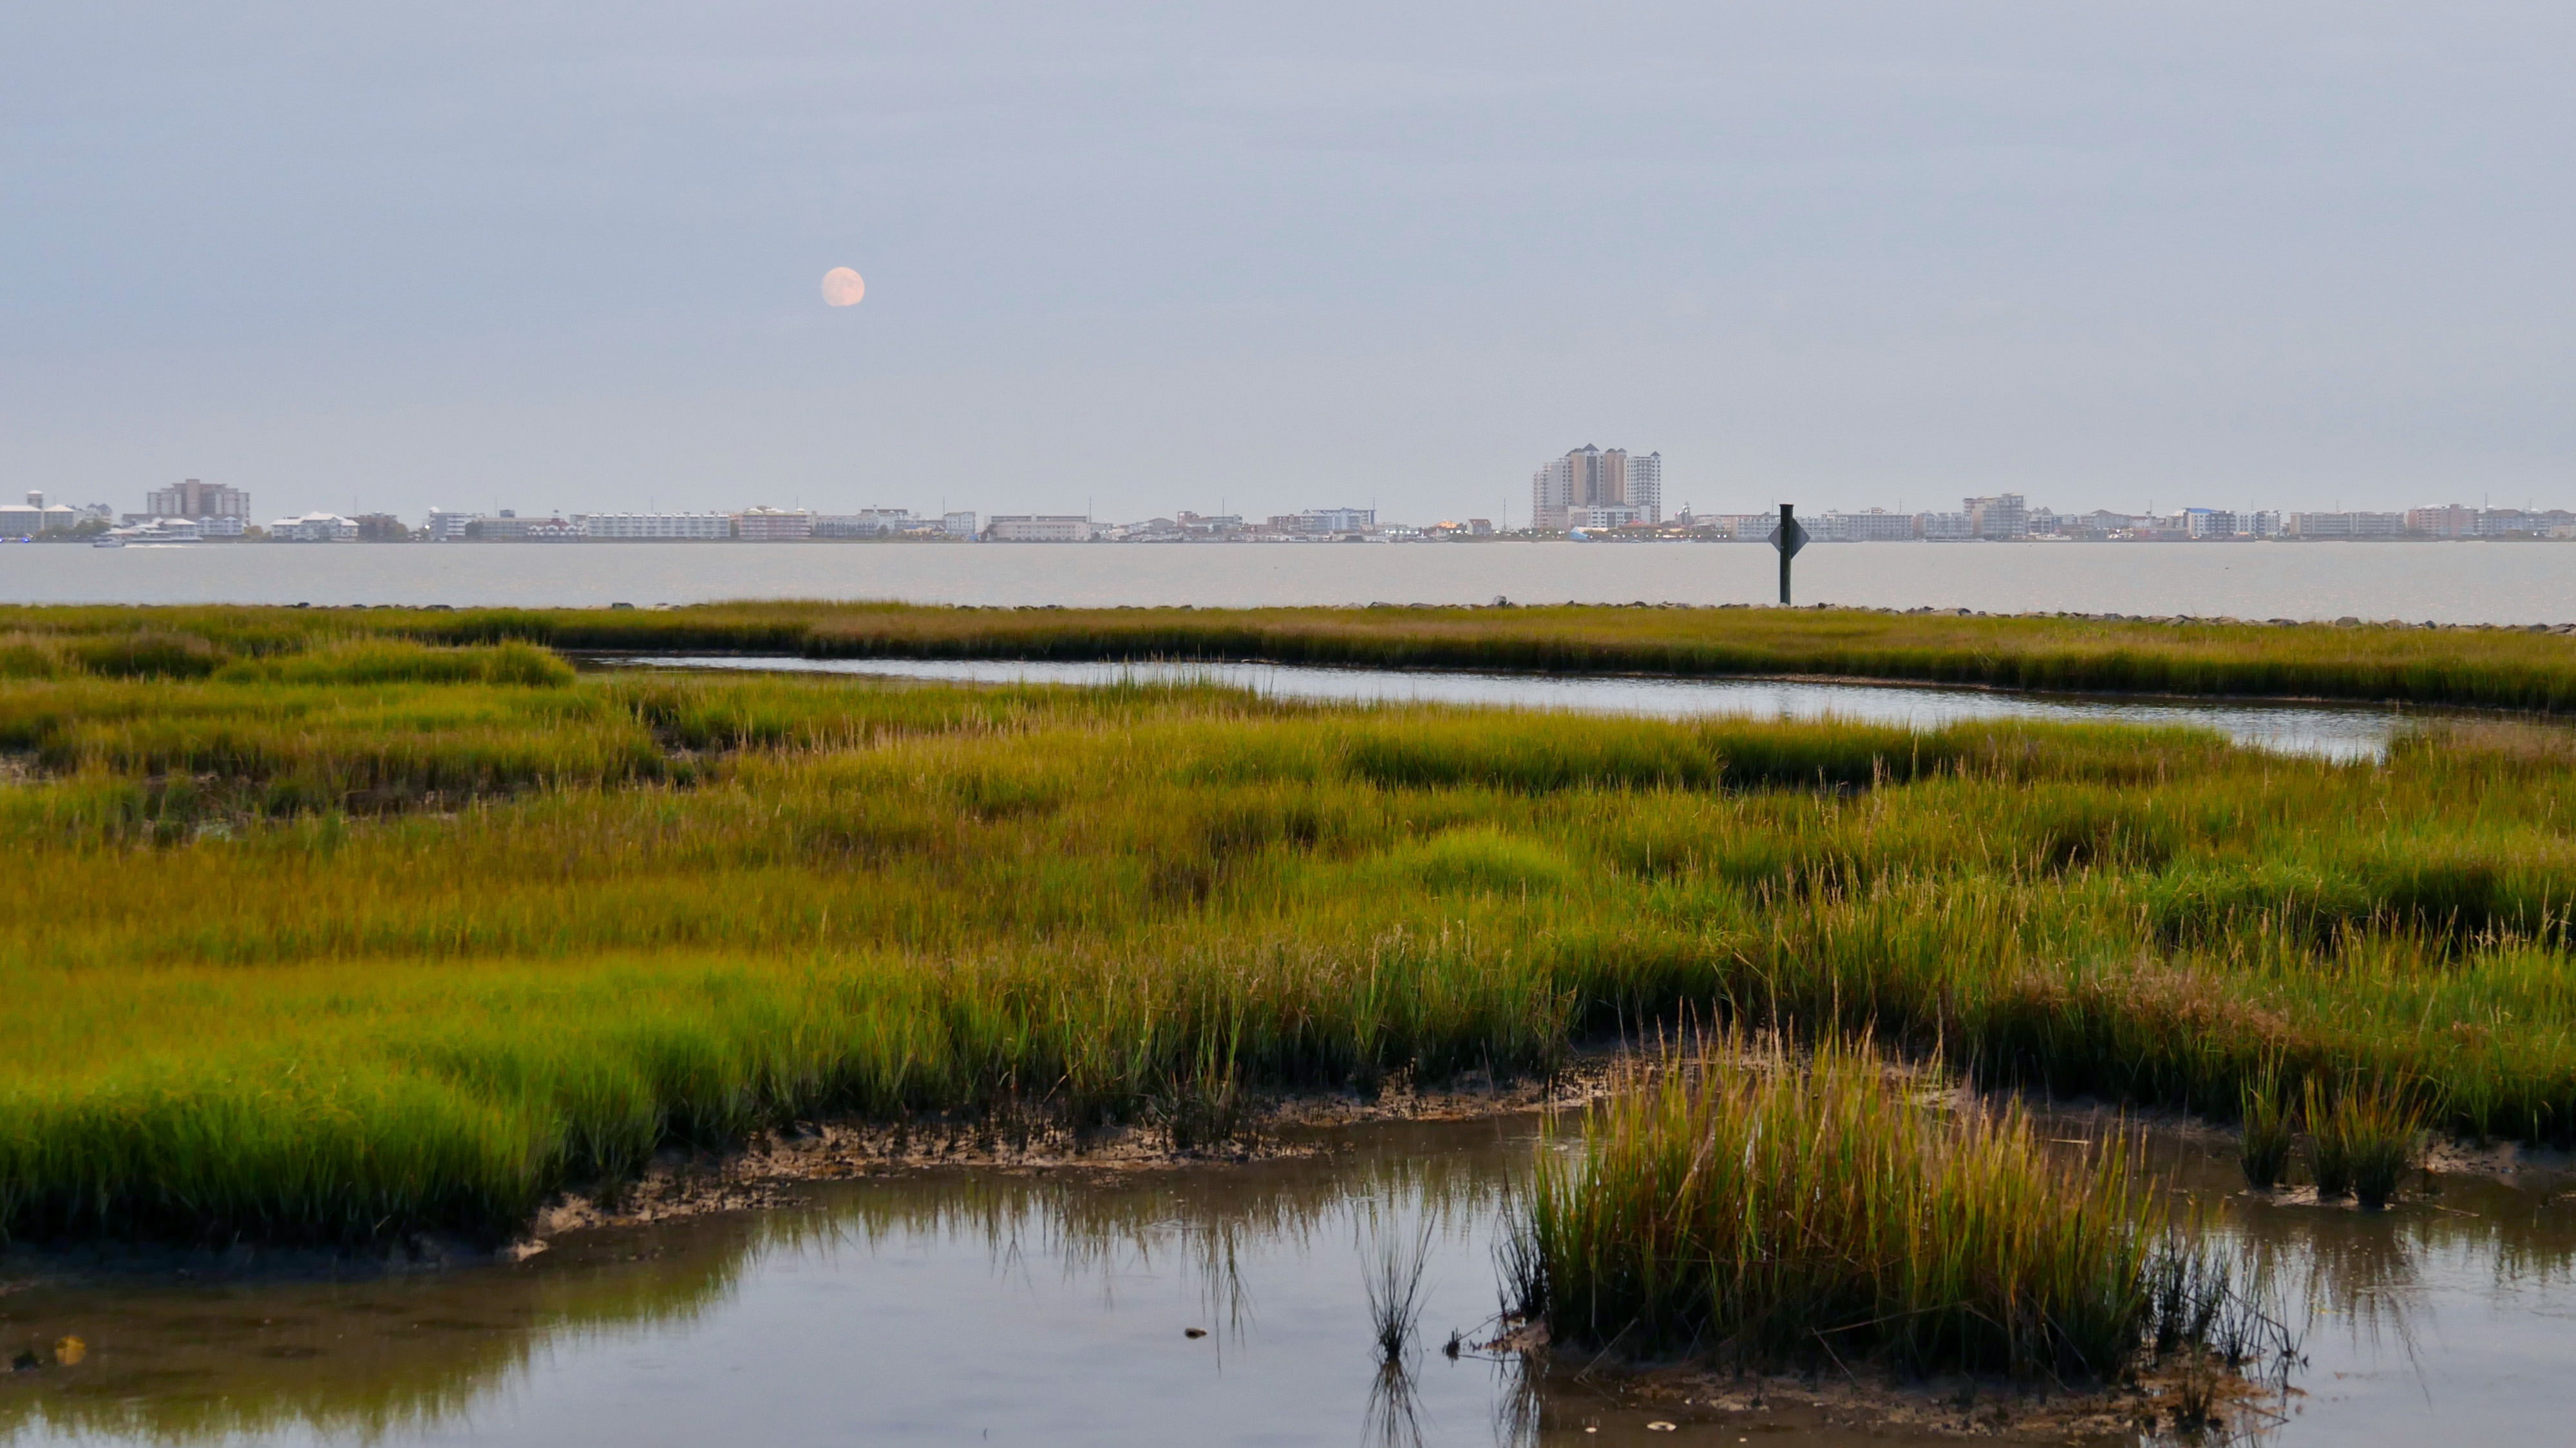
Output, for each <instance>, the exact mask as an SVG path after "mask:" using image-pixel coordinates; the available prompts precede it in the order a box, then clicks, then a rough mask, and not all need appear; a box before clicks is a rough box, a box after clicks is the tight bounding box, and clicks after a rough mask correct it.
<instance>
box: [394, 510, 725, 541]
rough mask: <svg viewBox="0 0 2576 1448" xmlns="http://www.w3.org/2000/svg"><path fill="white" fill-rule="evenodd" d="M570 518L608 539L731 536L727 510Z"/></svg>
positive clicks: (590, 534)
mask: <svg viewBox="0 0 2576 1448" xmlns="http://www.w3.org/2000/svg"><path fill="white" fill-rule="evenodd" d="M430 517H431V518H432V519H433V520H434V519H436V518H437V517H438V515H437V514H436V513H432V514H431V515H430ZM573 521H574V522H575V523H577V524H578V525H579V526H580V529H581V536H582V537H584V538H587V539H597V540H601V541H607V542H619V543H679V542H710V541H714V540H718V539H724V538H730V537H732V536H733V516H732V515H731V514H729V513H584V514H582V515H581V516H580V517H578V518H576V519H574V520H573Z"/></svg>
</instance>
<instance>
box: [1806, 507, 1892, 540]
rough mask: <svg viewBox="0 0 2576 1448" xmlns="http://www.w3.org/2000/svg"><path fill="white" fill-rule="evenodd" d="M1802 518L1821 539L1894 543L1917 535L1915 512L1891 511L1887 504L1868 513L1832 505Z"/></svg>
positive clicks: (1810, 532) (1813, 533)
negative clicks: (1887, 508)
mask: <svg viewBox="0 0 2576 1448" xmlns="http://www.w3.org/2000/svg"><path fill="white" fill-rule="evenodd" d="M1800 522H1802V523H1803V524H1804V525H1805V526H1806V529H1807V532H1808V533H1809V535H1810V536H1812V537H1813V538H1814V539H1815V540H1816V541H1817V542H1819V543H1893V542H1898V541H1904V540H1911V539H1912V538H1913V537H1914V515H1913V514H1911V513H1891V512H1889V511H1887V510H1886V509H1885V508H1872V509H1870V510H1869V511H1868V512H1866V513H1840V512H1835V511H1834V510H1832V509H1830V508H1829V509H1827V510H1825V511H1824V512H1822V513H1819V514H1817V515H1816V516H1815V517H1814V518H1812V519H1801V520H1800Z"/></svg>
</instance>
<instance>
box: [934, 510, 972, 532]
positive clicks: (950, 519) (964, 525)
mask: <svg viewBox="0 0 2576 1448" xmlns="http://www.w3.org/2000/svg"><path fill="white" fill-rule="evenodd" d="M939 531H940V532H942V533H945V534H947V535H948V536H949V537H951V538H972V537H974V536H975V532H976V529H975V514H974V512H973V511H972V510H971V509H970V510H967V511H964V512H957V513H942V514H940V515H939Z"/></svg>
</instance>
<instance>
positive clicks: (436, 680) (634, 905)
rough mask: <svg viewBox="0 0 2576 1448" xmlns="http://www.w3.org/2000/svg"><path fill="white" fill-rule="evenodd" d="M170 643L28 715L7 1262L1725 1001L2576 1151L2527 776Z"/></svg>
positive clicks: (1, 958) (292, 1231)
mask: <svg viewBox="0 0 2576 1448" xmlns="http://www.w3.org/2000/svg"><path fill="white" fill-rule="evenodd" d="M311 612H312V613H313V614H314V615H316V616H319V615H322V614H323V613H324V612H325V611H320V610H316V611H311ZM189 616H190V617H191V618H192V619H194V620H196V622H195V623H193V624H192V625H191V627H198V628H200V629H201V631H202V633H203V636H204V637H206V638H207V639H210V640H213V641H214V644H215V646H216V647H219V648H221V649H222V650H224V651H225V652H226V655H227V658H226V660H225V661H224V662H223V663H222V664H221V665H220V667H218V668H217V669H216V670H214V671H213V672H212V673H211V674H209V675H207V676H205V677H200V678H187V679H181V678H172V677H167V676H147V677H132V678H106V677H101V676H98V675H95V674H91V673H88V672H84V671H79V670H76V669H75V670H70V671H67V672H57V673H55V674H52V675H48V676H39V677H22V678H18V679H15V680H12V681H10V682H8V683H7V684H6V685H4V686H0V751H5V752H6V753H7V755H8V760H7V763H8V766H9V767H8V769H7V770H6V771H5V774H0V779H5V781H6V782H5V783H0V840H5V841H6V842H7V843H8V845H9V847H10V849H11V852H12V869H11V871H10V873H9V875H8V878H7V879H6V880H5V881H0V906H5V908H0V999H5V1001H6V1002H7V1010H6V1012H5V1014H0V1047H5V1049H0V1231H5V1232H7V1233H10V1234H13V1235H28V1234H47V1233H98V1232H112V1233H149V1234H159V1235H179V1236H190V1237H194V1236H202V1235H205V1234H209V1233H213V1234H223V1235H229V1234H236V1233H237V1234H241V1235H245V1236H257V1237H273V1238H290V1239H292V1238H324V1239H330V1240H343V1239H358V1240H377V1239H381V1238H384V1237H388V1236H392V1235H396V1234H399V1233H402V1232H408V1231H414V1230H419V1229H423V1228H428V1227H447V1228H457V1229H463V1230H468V1231H473V1232H480V1233H489V1234H496V1235H497V1234H501V1233H506V1232H507V1231H509V1230H511V1229H513V1228H514V1227H515V1226H516V1225H517V1224H518V1223H519V1222H520V1221H522V1220H524V1219H525V1216H526V1214H527V1213H528V1212H529V1211H531V1210H533V1209H534V1207H535V1206H536V1204H537V1203H539V1202H540V1201H542V1200H543V1198H544V1196H545V1194H546V1193H548V1192H551V1191H554V1190H558V1189H560V1188H562V1187H564V1186H566V1185H568V1184H572V1183H575V1182H587V1181H593V1180H598V1179H601V1178H611V1179H613V1178H614V1177H616V1176H617V1175H619V1174H621V1173H626V1172H631V1171H632V1170H634V1169H635V1168H636V1166H637V1165H638V1164H639V1163H641V1162H644V1161H647V1160H649V1159H650V1158H651V1156H652V1154H653V1153H654V1152H655V1151H657V1150H660V1149H663V1148H665V1147H668V1146H672V1145H702V1146H721V1145H723V1144H725V1143H728V1142H730V1141H735V1140H739V1139H740V1138H741V1137H742V1135H743V1134H745V1133H747V1132H751V1131H755V1130H758V1129H760V1128H762V1127H764V1126H769V1125H774V1124H777V1123H780V1122H784V1121H790V1120H794V1119H797V1118H799V1117H800V1116H801V1117H810V1116H812V1115H815V1114H821V1113H848V1114H855V1115H860V1116H866V1117H871V1118H875V1119H880V1120H894V1121H902V1120H906V1119H910V1118H916V1117H923V1116H940V1117H943V1118H955V1117H958V1116H961V1115H962V1116H967V1117H973V1116H979V1115H988V1116H990V1117H991V1118H992V1119H993V1120H994V1121H996V1122H997V1123H1001V1125H999V1126H997V1128H996V1129H1015V1128H1011V1127H1010V1126H1009V1123H1011V1122H1014V1121H1017V1122H1023V1123H1025V1122H1044V1123H1046V1124H1047V1129H1067V1130H1076V1129H1083V1128H1088V1127H1090V1126H1095V1125H1103V1124H1108V1123H1113V1122H1114V1123H1119V1124H1134V1125H1144V1126H1148V1127H1152V1128H1156V1129H1161V1130H1164V1131H1167V1132H1169V1133H1170V1135H1171V1136H1172V1138H1173V1139H1174V1140H1176V1141H1187V1142H1191V1143H1214V1142H1218V1141H1222V1140H1224V1139H1225V1138H1226V1136H1227V1135H1228V1134H1229V1133H1232V1132H1234V1131H1237V1130H1239V1128H1240V1122H1241V1120H1242V1119H1243V1116H1242V1113H1243V1110H1244V1106H1243V1103H1244V1102H1245V1101H1247V1100H1248V1099H1250V1098H1251V1097H1253V1096H1256V1095H1259V1094H1262V1093H1271V1092H1279V1091H1298V1090H1341V1089H1354V1090H1360V1091H1368V1090H1373V1089H1376V1088H1377V1087H1378V1086H1379V1085H1380V1084H1382V1083H1385V1082H1388V1081H1392V1080H1397V1079H1403V1078H1410V1079H1413V1080H1416V1081H1421V1082H1424V1083H1426V1084H1431V1083H1437V1082H1440V1081H1442V1080H1445V1079H1448V1078H1450V1077H1454V1076H1456V1075H1458V1074H1460V1073H1464V1072H1475V1073H1480V1074H1482V1075H1485V1076H1489V1077H1492V1078H1505V1077H1510V1076H1514V1075H1540V1074H1545V1073H1547V1072H1550V1071H1552V1070H1555V1069H1557V1068H1558V1066H1559V1065H1560V1064H1561V1063H1562V1062H1563V1060H1564V1059H1565V1053H1566V1052H1567V1050H1568V1049H1569V1047H1570V1045H1571V1044H1572V1043H1574V1042H1576V1041H1578V1040H1580V1039H1583V1038H1585V1037H1608V1036H1613V1035H1616V1034H1618V1033H1621V1032H1627V1033H1629V1034H1631V1035H1633V1034H1635V1033H1637V1032H1640V1031H1651V1030H1652V1029H1653V1028H1654V1026H1655V1024H1656V1023H1658V1022H1670V1021H1672V1020H1676V1019H1681V1018H1684V1017H1685V1016H1686V1015H1687V1016H1692V1017H1695V1018H1697V1019H1703V1020H1715V1021H1719V1022H1730V1021H1731V1022H1737V1023H1741V1024H1742V1025H1744V1026H1745V1027H1746V1028H1748V1029H1761V1028H1766V1027H1777V1028H1781V1029H1788V1030H1794V1031H1797V1032H1800V1033H1804V1034H1810V1035H1824V1036H1831V1035H1836V1034H1849V1035H1855V1036H1857V1035H1870V1036H1873V1037H1874V1038H1875V1039H1877V1040H1878V1041H1880V1042H1881V1043H1883V1044H1884V1045H1885V1046H1886V1047H1887V1048H1888V1049H1890V1050H1891V1051H1895V1052H1899V1053H1905V1054H1911V1055H1915V1056H1922V1057H1929V1056H1932V1055H1934V1054H1936V1053H1937V1054H1945V1055H1946V1056H1947V1058H1948V1059H1950V1060H1952V1061H1954V1062H1958V1063H1960V1064H1961V1065H1963V1066H1973V1068H1974V1069H1975V1071H1976V1072H1977V1073H1978V1074H1979V1076H1980V1077H1981V1078H1983V1079H1988V1080H1994V1081H2013V1082H2025V1083H2030V1084H2034V1085H2041V1086H2046V1087H2049V1088H2051V1089H2056V1090H2061V1091H2066V1092H2079V1091H2081V1092H2093V1093H2099V1094H2103V1095H2106V1096H2110V1097H2114V1098H2118V1099H2126V1100H2135V1101H2142V1102H2154V1103H2159V1104H2165V1105H2173V1106H2180V1107H2184V1108H2189V1109H2198V1110H2205V1111H2209V1112H2211V1113H2212V1114H2216V1115H2222V1116H2223V1115H2229V1114H2233V1113H2235V1112H2237V1111H2238V1110H2240V1109H2241V1108H2242V1103H2243V1102H2244V1101H2245V1100H2246V1096H2245V1092H2246V1088H2247V1083H2248V1082H2249V1081H2253V1080H2256V1079H2258V1078H2266V1077H2267V1076H2270V1075H2272V1074H2277V1076H2278V1079H2279V1080H2281V1081H2283V1082H2292V1081H2306V1080H2314V1081H2319V1082H2340V1081H2343V1080H2345V1079H2346V1078H2347V1077H2358V1078H2360V1079H2387V1080H2403V1081H2408V1082H2420V1083H2425V1085H2426V1087H2427V1088H2428V1089H2427V1090H2426V1091H2425V1093H2424V1094H2423V1095H2422V1096H2421V1110H2422V1111H2423V1112H2424V1113H2425V1114H2424V1115H2423V1118H2422V1124H2423V1125H2424V1126H2425V1127H2427V1128H2429V1129H2437V1130H2445V1131H2456V1132H2463V1133H2472V1134H2483V1135H2489V1136H2496V1137H2504V1138H2510V1139H2518V1140H2531V1141H2561V1140H2565V1139H2567V1138H2568V1137H2569V1136H2570V1134H2571V1128H2576V984H2571V980H2576V977H2571V975H2570V973H2569V972H2568V971H2567V970H2566V968H2565V967H2566V946H2567V942H2566V930H2565V920H2566V915H2567V906H2568V902H2570V901H2571V900H2576V846H2571V845H2570V844H2569V843H2568V842H2567V839H2566V836H2565V831H2564V829H2563V821H2564V820H2565V818H2567V817H2568V815H2569V813H2570V811H2571V809H2576V798H2571V797H2570V794H2571V791H2570V790H2569V784H2570V776H2569V774H2568V773H2567V772H2566V771H2565V770H2563V769H2561V768H2560V767H2559V766H2558V765H2556V764H2555V763H2554V762H2553V757H2552V756H2551V755H2550V754H2549V753H2548V752H2547V751H2546V750H2543V749H2540V748H2538V747H2536V746H2531V745H2529V744H2527V743H2511V741H2508V743H2510V744H2511V747H2502V746H2499V747H2494V748H2488V747H2483V746H2481V747H2470V746H2468V745H2463V746H2462V747H2458V748H2450V747H2444V746H2441V745H2439V744H2437V743H2434V742H2430V741H2425V742H2418V743H2413V744H2409V745H2407V746H2406V747H2405V748H2402V749H2400V750H2398V751H2396V752H2395V753H2394V754H2393V755H2392V757H2391V758H2390V759H2389V760H2388V761H2387V762H2385V763H2384V764H2355V765H2334V764H2327V763H2322V762H2317V761H2301V760H2286V759H2280V758H2276V757H2269V756H2263V755H2257V754H2250V753H2245V752H2240V751H2236V750H2232V749H2230V748H2228V747H2227V746H2226V745H2225V744H2224V743H2223V741H2220V740H2218V739H2216V738H2214V737H2212V736H2208V735H2203V734H2196V733H2191V732H2178V731H2149V730H2135V729H2116V728H2090V727H2087V728H2068V727H2052V726H2042V725H2032V724H2019V723H1998V724H1977V725H1966V726H1958V727H1954V728H1947V729H1940V730H1930V731H1925V732H1923V733H1920V734H1915V733H1907V732H1904V731H1897V730H1888V729H1881V728H1860V727H1853V726H1847V725H1841V724H1832V723H1823V724H1784V723H1768V722H1757V721H1712V722H1707V723H1665V722H1658V721H1653V720H1599V719H1578V718H1572V717H1569V716H1559V715H1550V714H1543V713H1525V712H1511V711H1495V712H1485V713H1474V714H1469V713H1462V712H1460V711H1454V710H1445V709H1437V708H1414V707H1384V708H1340V707H1329V706H1321V705H1312V704H1302V703H1294V702H1288V701H1279V700H1270V699H1263V698H1259V697H1257V696H1254V695H1252V694H1249V693H1246V692H1242V691H1236V690H1229V689H1222V688H1214V687H1208V686H1204V685H1180V686H1162V685H1130V686H1127V687H1121V688H1110V689H1102V690H1068V689H1046V688H999V689H974V688H954V687H916V686H908V685H898V686H888V685H883V684H874V683H867V682H853V681H845V680H830V679H777V678H766V679H736V678H722V679H717V678H672V677H652V678H637V677H628V676H616V675H609V676H601V675H595V674H594V675H584V676H582V677H580V678H579V679H575V680H571V681H569V682H568V681H566V680H565V678H564V677H563V676H562V674H561V673H560V671H559V669H558V668H556V667H552V666H550V661H547V660H545V659H544V658H542V656H540V657H538V658H537V661H536V662H537V665H539V666H538V667H530V666H528V665H525V664H507V663H504V662H502V661H503V660H506V659H510V658H525V657H527V655H526V653H525V652H524V651H523V652H520V653H512V652H511V651H510V650H509V649H508V648H507V647H506V645H507V644H508V643H509V642H510V640H511V639H513V638H516V637H520V636H519V635H513V634H509V633H506V632H505V633H500V634H496V635H494V636H493V637H492V638H491V639H482V640H478V639H475V638H466V637H459V638H456V639H450V640H447V641H444V642H440V643H438V644H436V646H435V647H427V646H422V645H420V643H419V641H417V640H405V639H402V638H400V637H398V636H393V637H389V638H372V637H359V638H357V639H356V640H355V641H354V642H353V641H351V639H350V638H349V635H350V633H351V630H352V629H354V628H355V627H356V621H359V620H363V621H364V622H365V623H367V624H369V625H373V624H375V623H376V622H377V621H378V620H379V619H382V620H384V621H385V622H386V624H387V627H388V628H390V627H391V626H392V625H394V624H400V623H402V622H403V620H402V619H401V618H400V617H399V616H397V615H395V614H394V613H393V612H392V611H387V610H373V611H367V612H365V613H364V614H359V613H356V612H354V611H335V612H333V614H332V620H331V622H332V627H331V628H328V629H325V628H321V627H319V625H316V626H314V627H312V628H305V625H304V623H303V622H302V621H301V620H290V621H289V624H291V625H292V627H290V626H289V624H281V623H280V622H278V620H277V619H276V618H275V616H274V615H273V614H262V613H260V612H258V611H250V610H234V611H224V610H203V611H196V612H194V613H191V614H190V615H189ZM109 617H111V618H123V617H125V615H110V616H109ZM465 617H466V616H463V615H454V616H451V615H421V616H420V619H421V621H422V622H424V624H426V623H430V622H437V621H439V620H448V621H451V622H452V621H454V620H456V619H463V618H465ZM651 617H655V618H658V617H661V616H660V615H653V616H651ZM483 622H489V620H484V621H483ZM155 626H156V627H159V628H162V629H164V630H165V631H166V630H167V629H168V628H170V627H171V626H172V625H171V623H170V621H169V620H167V619H163V620H161V621H160V622H159V623H157V624H156V625H155ZM481 626H482V624H481V623H477V624H476V627H478V628H479V627H481ZM102 628H104V625H103V624H102ZM299 628H303V629H305V631H304V632H301V633H299V632H295V631H294V630H295V629H299ZM21 631H22V632H23V629H22V630H21ZM40 642H41V647H38V646H37V645H29V646H28V647H30V648H36V649H37V651H38V652H43V651H44V650H47V649H51V650H56V651H59V650H60V649H62V648H64V647H67V645H65V643H64V642H63V638H62V637H57V636H55V635H46V636H45V638H44V639H43V640H42V641H40ZM397 645H399V647H396V646H397ZM8 647H12V645H5V644H0V655H5V653H6V649H7V648H8ZM441 650H445V651H446V652H444V653H442V652H440V651H441ZM423 655H428V656H430V657H429V658H428V659H427V660H426V661H424V660H423V658H422V656H423ZM460 659H461V660H462V662H460V661H459V660H460ZM245 661H247V662H248V663H250V664H255V665H257V667H256V668H245V669H243V670H242V672H240V673H237V674H234V675H233V676H232V677H225V674H226V673H227V671H231V670H234V669H236V667H237V666H241V665H244V664H245ZM271 665H274V666H275V668H274V670H273V675H272V670H271V667H270V666H271ZM297 669H308V670H315V671H318V672H315V673H310V674H307V675H304V676H300V680H299V677H298V676H294V671H295V670H297ZM252 675H255V677H253V676H252ZM2489 742H2492V741H2489ZM2311 1127H2312V1129H2313V1121H2312V1122H2311Z"/></svg>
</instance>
